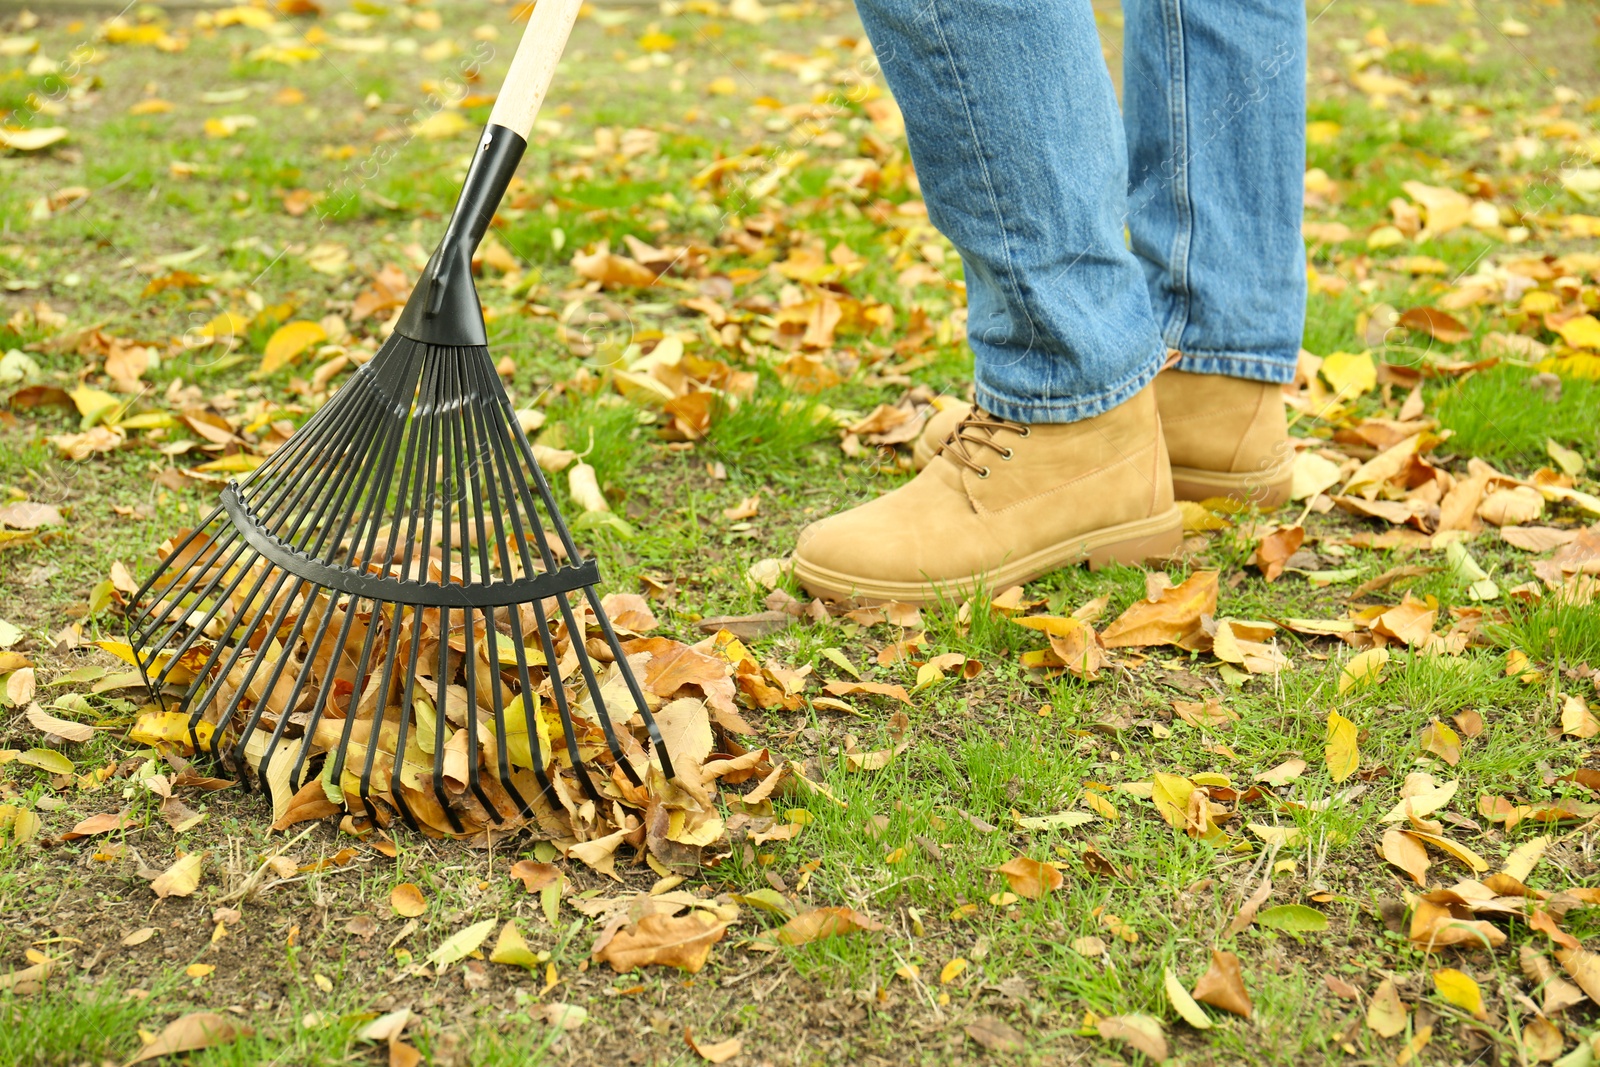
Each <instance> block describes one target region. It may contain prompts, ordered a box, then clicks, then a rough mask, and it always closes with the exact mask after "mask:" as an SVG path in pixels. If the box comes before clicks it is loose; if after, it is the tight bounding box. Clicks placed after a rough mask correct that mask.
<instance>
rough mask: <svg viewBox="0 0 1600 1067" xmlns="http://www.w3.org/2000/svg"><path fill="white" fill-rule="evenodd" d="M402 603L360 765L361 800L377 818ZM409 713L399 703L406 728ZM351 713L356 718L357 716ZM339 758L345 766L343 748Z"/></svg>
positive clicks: (399, 753) (400, 753)
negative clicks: (378, 770) (377, 771)
mask: <svg viewBox="0 0 1600 1067" xmlns="http://www.w3.org/2000/svg"><path fill="white" fill-rule="evenodd" d="M403 607H404V605H400V604H396V605H395V608H394V617H393V618H392V619H390V620H389V650H388V652H387V653H386V654H385V655H384V657H383V677H382V679H381V680H380V681H379V682H378V700H379V704H378V713H377V715H376V716H374V718H373V724H374V729H373V731H372V736H371V738H370V740H369V741H368V743H367V758H366V760H365V761H364V762H363V763H362V766H361V792H360V796H361V803H362V806H363V807H365V808H366V809H367V812H368V813H369V814H370V815H371V816H372V817H373V818H374V819H376V818H377V808H376V806H375V805H374V804H373V802H372V771H373V769H374V768H375V767H376V766H377V763H378V743H379V740H380V738H381V736H382V733H383V721H384V712H386V711H388V709H389V692H390V689H391V687H392V686H393V685H394V665H395V657H396V655H397V654H398V653H399V651H400V630H401V625H400V616H401V612H402V609H403ZM360 705H361V698H360V697H359V696H358V697H357V698H356V706H357V708H359V707H360ZM410 713H411V709H410V708H409V707H406V706H405V705H403V704H402V705H401V706H400V711H399V714H398V716H397V718H398V719H399V724H398V725H399V728H400V729H404V724H405V719H406V716H407V715H409V714H410ZM351 717H352V718H354V716H351ZM348 736H349V734H348V732H347V733H346V737H348ZM338 759H339V762H340V766H341V767H342V766H343V764H344V752H343V751H341V752H340V753H339V756H338ZM403 759H405V748H404V743H403V742H402V745H401V748H400V749H399V751H397V752H396V753H395V765H396V766H399V762H400V761H401V760H403Z"/></svg>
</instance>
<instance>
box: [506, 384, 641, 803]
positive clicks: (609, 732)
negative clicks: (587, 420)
mask: <svg viewBox="0 0 1600 1067" xmlns="http://www.w3.org/2000/svg"><path fill="white" fill-rule="evenodd" d="M485 362H486V355H485ZM496 381H498V379H496ZM493 397H494V406H496V408H498V410H499V411H501V418H507V416H509V419H510V424H512V427H515V429H514V430H512V440H514V442H515V443H517V445H520V451H522V454H523V462H525V464H531V469H530V470H528V474H530V475H531V477H533V478H534V483H536V485H538V486H542V494H544V498H546V510H549V512H550V514H552V515H554V514H555V501H554V499H552V498H550V496H549V486H547V485H546V483H544V475H542V472H541V470H539V464H538V461H536V459H534V458H533V450H531V448H530V446H528V443H526V435H523V434H522V426H520V424H517V413H515V411H514V410H512V408H510V400H507V398H506V390H504V389H499V387H496V389H494V390H493ZM525 496H526V494H525ZM526 509H528V514H530V517H531V518H533V522H534V523H536V525H534V530H536V531H538V534H536V536H538V542H539V549H541V555H542V557H544V558H546V566H547V568H550V569H555V560H554V553H552V552H550V549H549V544H547V542H546V541H544V531H542V528H539V526H538V515H539V512H538V510H536V509H534V507H533V501H531V499H530V501H526ZM568 558H570V560H573V561H576V560H578V550H576V547H573V549H570V552H568ZM555 601H557V605H558V606H560V613H562V619H563V622H565V624H566V635H568V640H570V641H571V643H573V651H574V653H576V656H578V669H579V670H581V672H582V675H584V685H586V686H587V689H589V694H590V699H592V702H594V707H595V717H597V718H598V720H600V729H602V731H603V733H605V739H606V747H608V749H610V750H611V755H613V758H616V761H618V765H619V766H621V768H622V773H624V774H626V776H627V779H629V781H630V782H634V784H635V785H638V784H640V779H638V773H637V771H635V769H634V765H632V763H630V761H629V760H627V757H626V755H624V753H622V745H621V742H618V737H616V728H614V726H613V723H611V715H610V712H608V710H606V705H605V699H603V696H602V691H600V683H598V680H597V678H595V672H594V667H592V665H590V662H589V649H587V646H586V641H587V629H586V627H579V625H578V624H576V621H574V617H573V609H571V603H570V601H568V598H566V595H560V597H557V598H555ZM595 614H603V613H600V611H598V609H597V611H595ZM618 651H621V649H618ZM618 659H621V661H622V669H626V667H627V657H626V656H618ZM550 672H552V675H554V673H555V662H554V661H552V662H550ZM629 677H630V675H629ZM634 689H635V691H637V686H634ZM637 702H638V707H640V710H642V712H643V713H645V715H646V717H648V715H650V709H648V705H646V704H645V702H643V694H642V693H640V694H638V696H637ZM651 721H653V720H651ZM563 725H565V726H566V729H568V736H571V733H570V731H571V725H570V721H568V720H566V718H565V717H563ZM654 736H656V737H659V731H654ZM574 761H576V757H574ZM669 766H670V765H669Z"/></svg>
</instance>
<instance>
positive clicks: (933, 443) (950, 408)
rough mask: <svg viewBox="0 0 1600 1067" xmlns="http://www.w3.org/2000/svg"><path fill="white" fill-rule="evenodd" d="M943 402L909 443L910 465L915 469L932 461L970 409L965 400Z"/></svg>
mask: <svg viewBox="0 0 1600 1067" xmlns="http://www.w3.org/2000/svg"><path fill="white" fill-rule="evenodd" d="M943 403H944V404H945V406H944V407H942V408H939V409H938V410H937V411H935V412H934V413H933V414H932V415H930V416H929V417H928V422H927V424H926V425H924V426H923V427H922V433H921V434H919V435H918V436H917V439H916V441H914V442H913V443H912V445H911V465H912V466H913V467H914V468H916V469H917V470H921V469H922V468H923V467H926V466H927V465H928V464H930V463H932V462H933V457H934V456H937V455H938V454H939V449H941V448H943V447H944V443H945V442H946V441H948V440H950V435H951V434H953V433H955V432H956V427H957V426H958V425H960V423H961V420H962V419H964V418H966V417H967V413H968V412H970V411H971V410H972V405H971V404H969V403H967V402H966V401H965V400H949V401H943Z"/></svg>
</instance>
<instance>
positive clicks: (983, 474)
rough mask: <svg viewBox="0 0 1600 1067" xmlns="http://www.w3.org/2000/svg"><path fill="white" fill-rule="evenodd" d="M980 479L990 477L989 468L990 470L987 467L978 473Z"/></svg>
mask: <svg viewBox="0 0 1600 1067" xmlns="http://www.w3.org/2000/svg"><path fill="white" fill-rule="evenodd" d="M978 477H980V478H987V477H989V468H988V467H985V468H983V469H982V470H981V471H979V472H978Z"/></svg>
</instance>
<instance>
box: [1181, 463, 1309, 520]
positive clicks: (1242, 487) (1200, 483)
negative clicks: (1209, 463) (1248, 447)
mask: <svg viewBox="0 0 1600 1067" xmlns="http://www.w3.org/2000/svg"><path fill="white" fill-rule="evenodd" d="M1292 472H1293V468H1292V467H1290V466H1285V467H1283V468H1281V469H1279V470H1273V471H1247V472H1245V473H1243V474H1228V473H1225V472H1222V471H1207V470H1200V469H1199V468H1197V467H1173V468H1172V495H1173V496H1174V497H1176V498H1177V499H1179V500H1215V499H1227V500H1236V501H1238V502H1240V503H1242V504H1254V505H1255V506H1256V507H1259V508H1269V509H1270V508H1277V507H1282V506H1283V505H1284V504H1287V503H1288V502H1289V490H1290V486H1291V483H1292V481H1293V474H1292Z"/></svg>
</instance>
